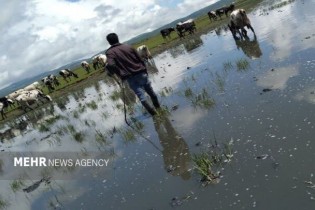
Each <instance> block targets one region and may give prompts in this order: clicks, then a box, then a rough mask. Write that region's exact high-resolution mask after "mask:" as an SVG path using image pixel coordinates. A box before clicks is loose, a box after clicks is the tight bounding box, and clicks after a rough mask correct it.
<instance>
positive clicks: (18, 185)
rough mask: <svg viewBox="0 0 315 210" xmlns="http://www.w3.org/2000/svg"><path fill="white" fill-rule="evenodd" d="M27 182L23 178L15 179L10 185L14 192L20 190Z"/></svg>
mask: <svg viewBox="0 0 315 210" xmlns="http://www.w3.org/2000/svg"><path fill="white" fill-rule="evenodd" d="M24 186H25V184H24V182H23V181H22V180H19V179H18V180H14V181H13V182H12V183H11V184H10V187H11V189H12V191H13V192H17V191H19V190H20V189H21V188H22V187H24Z"/></svg>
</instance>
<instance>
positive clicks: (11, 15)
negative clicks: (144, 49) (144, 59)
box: [0, 0, 219, 89]
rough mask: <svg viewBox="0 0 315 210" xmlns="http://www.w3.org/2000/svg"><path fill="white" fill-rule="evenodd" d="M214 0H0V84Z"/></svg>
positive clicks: (103, 46)
mask: <svg viewBox="0 0 315 210" xmlns="http://www.w3.org/2000/svg"><path fill="white" fill-rule="evenodd" d="M217 1H219V0H9V1H8V0H0V4H1V7H0V14H1V18H0V30H1V44H0V78H1V80H0V89H2V88H4V87H6V86H8V85H10V84H12V83H14V82H16V81H19V80H22V79H25V78H27V77H32V76H35V75H37V74H39V73H41V72H45V71H49V70H52V69H55V68H58V67H60V66H63V65H65V64H68V63H70V62H72V61H75V60H78V59H81V58H86V57H90V56H92V55H93V54H95V53H97V52H99V51H101V50H104V49H106V48H107V47H108V45H107V42H106V39H105V36H106V34H108V33H110V32H116V33H117V34H118V35H119V37H120V40H121V41H126V40H129V39H130V38H133V37H134V36H137V35H139V34H142V33H144V32H149V31H152V30H154V29H156V28H158V27H160V26H162V25H164V24H167V23H169V22H171V21H173V20H175V19H177V18H180V17H184V16H186V15H189V14H190V13H192V12H194V11H196V10H198V9H201V8H203V7H205V6H208V5H210V4H213V3H215V2H217Z"/></svg>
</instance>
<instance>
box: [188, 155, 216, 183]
mask: <svg viewBox="0 0 315 210" xmlns="http://www.w3.org/2000/svg"><path fill="white" fill-rule="evenodd" d="M192 161H193V162H194V167H195V169H197V171H198V173H199V174H200V175H201V176H202V179H201V180H202V181H207V182H212V181H213V180H214V179H216V178H217V176H216V174H215V173H214V172H213V170H212V166H213V165H214V163H213V161H212V160H211V158H210V157H209V155H208V154H207V153H206V152H204V153H201V154H194V155H193V156H192Z"/></svg>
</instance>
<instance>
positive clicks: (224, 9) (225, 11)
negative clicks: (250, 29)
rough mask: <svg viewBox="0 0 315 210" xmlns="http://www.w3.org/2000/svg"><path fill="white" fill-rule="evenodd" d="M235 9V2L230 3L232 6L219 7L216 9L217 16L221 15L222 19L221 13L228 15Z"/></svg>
mask: <svg viewBox="0 0 315 210" xmlns="http://www.w3.org/2000/svg"><path fill="white" fill-rule="evenodd" d="M234 9H235V5H234V4H230V6H225V7H221V8H219V9H217V10H216V11H215V14H216V15H217V16H219V17H220V19H222V18H221V15H223V14H225V16H226V17H228V14H229V12H232V11H233V10H234Z"/></svg>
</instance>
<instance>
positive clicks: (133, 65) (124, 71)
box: [106, 43, 147, 79]
mask: <svg viewBox="0 0 315 210" xmlns="http://www.w3.org/2000/svg"><path fill="white" fill-rule="evenodd" d="M106 57H107V69H108V70H109V71H110V72H111V73H116V74H117V75H118V76H119V77H120V78H121V79H127V78H128V77H130V76H132V75H135V74H138V73H141V72H146V71H147V70H146V66H145V63H144V61H142V59H141V58H140V56H139V55H138V53H137V51H136V50H135V49H134V48H132V47H131V46H129V45H126V44H120V43H117V44H114V45H112V46H111V47H110V48H109V49H108V50H107V51H106Z"/></svg>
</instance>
